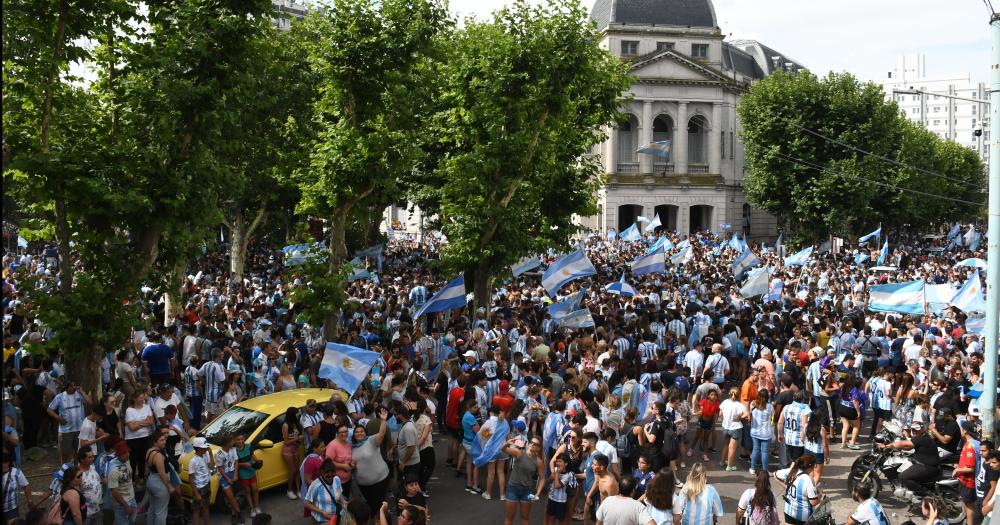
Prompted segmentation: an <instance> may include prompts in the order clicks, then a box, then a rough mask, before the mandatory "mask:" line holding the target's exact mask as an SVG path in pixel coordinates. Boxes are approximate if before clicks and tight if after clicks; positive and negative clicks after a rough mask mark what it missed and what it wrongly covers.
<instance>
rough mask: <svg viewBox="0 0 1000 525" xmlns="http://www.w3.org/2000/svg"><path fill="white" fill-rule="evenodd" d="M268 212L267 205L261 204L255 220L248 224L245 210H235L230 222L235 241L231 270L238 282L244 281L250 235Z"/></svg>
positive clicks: (231, 249)
mask: <svg viewBox="0 0 1000 525" xmlns="http://www.w3.org/2000/svg"><path fill="white" fill-rule="evenodd" d="M266 213H267V205H266V204H261V205H260V208H259V209H258V210H257V215H256V216H255V217H254V219H253V221H251V222H250V223H249V224H247V219H246V214H245V213H243V210H242V209H240V208H237V209H235V210H233V220H232V222H230V223H229V233H230V235H231V236H232V241H233V242H232V243H230V248H229V272H230V274H231V276H232V278H233V279H235V280H236V282H243V271H244V269H245V268H246V262H247V246H248V245H249V244H250V237H251V236H253V232H254V231H255V230H256V229H257V227H258V226H260V223H261V221H262V220H263V219H264V215H265V214H266Z"/></svg>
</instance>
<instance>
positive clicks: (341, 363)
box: [317, 343, 379, 395]
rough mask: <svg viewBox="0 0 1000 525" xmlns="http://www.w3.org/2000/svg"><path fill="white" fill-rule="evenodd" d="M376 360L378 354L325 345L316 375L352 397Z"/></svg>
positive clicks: (347, 346) (356, 348) (349, 347)
mask: <svg viewBox="0 0 1000 525" xmlns="http://www.w3.org/2000/svg"><path fill="white" fill-rule="evenodd" d="M378 358H379V353H378V352H369V351H368V350H364V349H361V348H358V347H356V346H350V345H341V344H337V343H327V344H326V350H324V352H323V362H322V364H320V365H319V373H318V374H317V375H318V376H319V377H322V378H323V379H329V380H330V381H333V382H334V383H335V384H336V385H337V386H338V387H340V388H343V389H344V390H345V391H346V392H347V393H348V394H350V395H354V391H355V390H357V389H358V387H359V386H361V382H362V381H364V380H365V376H367V375H368V372H369V371H370V370H371V369H372V365H374V364H375V361H377V360H378Z"/></svg>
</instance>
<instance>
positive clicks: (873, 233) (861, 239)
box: [858, 226, 882, 244]
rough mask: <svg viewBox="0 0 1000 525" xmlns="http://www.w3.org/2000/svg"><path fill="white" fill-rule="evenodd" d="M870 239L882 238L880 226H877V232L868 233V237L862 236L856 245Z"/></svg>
mask: <svg viewBox="0 0 1000 525" xmlns="http://www.w3.org/2000/svg"><path fill="white" fill-rule="evenodd" d="M872 237H875V238H876V239H881V238H882V226H879V227H878V229H877V230H875V231H873V232H871V233H869V234H868V235H862V236H861V238H860V239H858V244H864V243H866V242H868V240H869V239H871V238H872Z"/></svg>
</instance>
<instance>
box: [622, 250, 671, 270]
mask: <svg viewBox="0 0 1000 525" xmlns="http://www.w3.org/2000/svg"><path fill="white" fill-rule="evenodd" d="M665 264H666V255H665V254H664V253H663V248H657V249H656V250H655V251H654V252H652V253H650V254H649V255H643V256H641V257H637V258H636V259H635V260H634V261H632V263H631V264H630V266H631V267H632V275H634V276H639V275H646V274H647V273H657V272H663V271H664V270H665V268H664V265H665Z"/></svg>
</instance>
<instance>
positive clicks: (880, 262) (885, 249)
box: [875, 239, 889, 266]
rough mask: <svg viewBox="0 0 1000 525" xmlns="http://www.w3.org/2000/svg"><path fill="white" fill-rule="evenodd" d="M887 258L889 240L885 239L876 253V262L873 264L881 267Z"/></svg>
mask: <svg viewBox="0 0 1000 525" xmlns="http://www.w3.org/2000/svg"><path fill="white" fill-rule="evenodd" d="M888 258H889V239H886V240H885V242H884V243H882V249H881V250H879V252H878V260H876V261H875V264H877V265H879V266H882V265H883V264H885V260H886V259H888Z"/></svg>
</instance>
